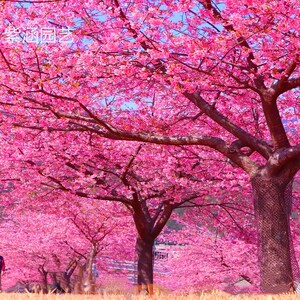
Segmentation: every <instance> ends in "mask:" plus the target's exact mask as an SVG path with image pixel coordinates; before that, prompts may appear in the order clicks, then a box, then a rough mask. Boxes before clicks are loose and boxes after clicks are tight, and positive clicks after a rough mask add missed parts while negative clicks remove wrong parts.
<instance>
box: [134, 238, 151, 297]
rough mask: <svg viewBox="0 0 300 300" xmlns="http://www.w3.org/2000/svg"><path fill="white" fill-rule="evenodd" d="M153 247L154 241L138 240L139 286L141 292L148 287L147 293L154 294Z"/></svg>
mask: <svg viewBox="0 0 300 300" xmlns="http://www.w3.org/2000/svg"><path fill="white" fill-rule="evenodd" d="M153 245H154V240H152V239H142V238H140V237H138V238H137V242H136V253H137V284H138V289H139V291H140V290H141V289H142V287H143V286H146V288H147V292H148V293H149V294H150V295H152V294H153Z"/></svg>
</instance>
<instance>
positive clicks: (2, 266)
mask: <svg viewBox="0 0 300 300" xmlns="http://www.w3.org/2000/svg"><path fill="white" fill-rule="evenodd" d="M4 272H5V262H4V258H3V256H1V255H0V292H2V275H3V274H4Z"/></svg>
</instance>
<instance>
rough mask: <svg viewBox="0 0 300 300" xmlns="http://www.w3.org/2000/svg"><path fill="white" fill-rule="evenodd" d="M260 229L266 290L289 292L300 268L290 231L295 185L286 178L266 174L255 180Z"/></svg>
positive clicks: (260, 261)
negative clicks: (293, 186) (292, 185)
mask: <svg viewBox="0 0 300 300" xmlns="http://www.w3.org/2000/svg"><path fill="white" fill-rule="evenodd" d="M251 183H252V187H253V193H254V208H255V216H256V221H257V230H258V243H259V245H258V251H259V264H260V275H261V291H262V292H263V293H282V292H288V291H290V290H291V288H292V287H293V285H294V281H295V278H294V277H295V274H293V273H295V272H293V269H294V270H298V265H296V266H293V265H292V262H293V263H294V264H297V262H296V259H295V257H292V256H293V255H294V249H293V244H292V237H291V230H290V222H289V217H290V212H291V193H292V190H291V186H290V185H289V181H288V180H287V179H286V178H283V177H275V176H268V175H262V174H261V173H260V174H258V175H256V176H255V177H253V178H252V179H251Z"/></svg>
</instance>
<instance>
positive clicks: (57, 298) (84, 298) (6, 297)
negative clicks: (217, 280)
mask: <svg viewBox="0 0 300 300" xmlns="http://www.w3.org/2000/svg"><path fill="white" fill-rule="evenodd" d="M0 299H1V300H129V299H130V300H146V299H147V300H149V299H151V298H150V297H148V296H147V295H133V294H123V295H121V294H119V295H117V294H116V295H113V294H110V295H105V294H104V295H54V294H52V295H51V294H47V295H42V294H28V293H25V294H6V293H2V294H1V295H0ZM152 299H155V300H156V299H157V300H160V299H161V300H214V299H221V300H222V299H224V300H229V299H232V300H239V299H241V300H242V299H252V300H255V299H257V300H288V299H289V300H294V299H295V300H296V299H298V300H300V295H294V294H290V295H277V296H274V295H251V296H250V295H249V296H248V295H240V296H232V295H229V294H226V293H223V292H218V291H213V292H211V293H203V294H189V295H174V294H160V295H154V296H153V297H152Z"/></svg>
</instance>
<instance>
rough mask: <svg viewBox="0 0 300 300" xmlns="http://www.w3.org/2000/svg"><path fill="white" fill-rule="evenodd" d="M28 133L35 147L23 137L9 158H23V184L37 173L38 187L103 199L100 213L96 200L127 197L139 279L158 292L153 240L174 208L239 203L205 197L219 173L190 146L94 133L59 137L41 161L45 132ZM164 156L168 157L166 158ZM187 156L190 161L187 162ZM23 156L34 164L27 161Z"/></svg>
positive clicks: (125, 202)
mask: <svg viewBox="0 0 300 300" xmlns="http://www.w3.org/2000/svg"><path fill="white" fill-rule="evenodd" d="M27 137H29V140H28V145H30V147H29V146H26V147H24V143H23V150H22V155H19V154H18V155H17V157H16V156H13V158H10V159H12V161H13V163H14V164H15V165H16V161H17V160H18V157H19V158H20V165H21V167H20V170H21V174H22V175H19V177H22V180H21V179H20V180H21V181H23V182H24V184H25V186H24V185H21V190H22V189H24V187H25V189H27V192H28V193H30V192H29V190H28V187H27V182H28V180H30V178H31V177H35V181H36V185H35V186H34V189H36V186H37V185H41V186H44V187H46V190H45V191H46V193H48V192H49V191H51V190H53V191H54V192H59V193H62V192H66V193H67V194H71V195H73V197H78V196H79V197H82V198H86V199H87V200H88V199H90V200H91V199H92V200H93V201H98V204H95V205H96V206H94V207H95V211H94V212H93V214H95V216H96V215H97V213H96V208H97V205H98V206H99V207H101V204H100V202H101V200H102V201H103V200H104V201H110V202H112V203H114V202H119V203H122V204H123V206H124V207H125V208H127V210H129V212H130V213H131V215H132V217H133V220H134V223H135V227H136V232H137V241H136V253H137V272H138V276H137V284H138V286H140V287H141V286H142V285H146V286H147V289H148V291H149V293H153V287H152V285H153V245H154V241H155V239H156V238H157V237H158V235H159V234H160V233H161V231H162V230H163V228H164V227H165V225H166V223H167V221H168V220H169V218H170V217H171V214H172V211H173V210H174V209H177V208H179V207H186V208H189V207H195V206H197V207H207V208H208V207H214V206H216V205H219V206H220V207H222V208H223V209H224V210H227V211H228V210H231V209H232V208H233V207H234V205H235V204H234V203H233V202H232V203H228V202H227V201H225V200H224V197H220V199H218V201H217V202H213V201H208V200H207V199H206V198H204V197H203V195H205V194H208V193H209V192H212V190H213V189H212V188H211V187H210V186H208V183H210V184H211V183H212V181H214V179H215V178H214V177H211V176H210V175H209V174H208V172H207V170H205V163H203V164H202V165H201V164H199V156H198V155H197V153H195V152H193V151H191V150H188V151H187V150H186V149H178V148H173V149H169V148H165V149H163V148H161V147H157V146H154V145H147V144H138V143H133V144H131V145H130V146H129V145H125V144H124V143H123V142H110V141H105V140H99V141H97V143H94V144H90V137H89V136H86V137H84V136H83V135H81V140H80V144H79V143H76V144H75V143H70V141H67V140H65V141H64V145H62V144H61V142H60V144H59V146H58V147H57V141H53V142H52V143H49V144H48V152H47V157H45V159H43V161H41V159H40V150H41V143H40V138H36V137H33V138H32V137H31V135H30V132H29V134H28V136H27ZM73 139H74V140H77V139H78V134H76V133H75V134H74V135H73ZM59 141H61V136H60V135H59ZM23 142H24V140H23ZM14 145H16V144H15V143H14ZM66 146H67V147H66ZM42 147H43V146H42ZM63 148H65V149H63ZM24 149H30V151H26V150H24ZM35 150H36V151H37V152H34V151H35ZM58 150H60V151H58ZM164 157H166V158H167V159H168V163H165V162H164V161H163V160H162V158H164ZM186 161H189V162H190V163H189V164H186ZM24 162H25V163H26V164H28V165H29V167H30V168H24V167H22V166H23V163H24ZM192 162H194V163H192ZM222 163H223V164H224V162H222ZM217 168H218V166H217V164H216V170H217ZM211 170H212V169H211ZM211 170H210V171H211ZM22 171H23V172H22ZM204 172H207V174H206V175H207V178H206V180H205V181H203V180H202V177H203V175H204ZM219 172H222V171H220V170H219ZM38 181H39V182H38ZM200 184H201V190H200V189H199V185H200ZM196 186H197V189H198V191H197V192H195V190H197V189H196ZM32 192H33V191H32ZM32 192H31V193H32ZM31 193H30V194H31ZM39 197H40V198H41V195H40V196H39ZM52 197H53V196H52ZM71 197H72V196H71ZM68 198H69V197H68ZM73 201H74V199H73ZM94 203H96V202H94ZM64 206H66V207H68V204H62V205H61V207H64ZM98 209H99V208H98ZM101 209H103V207H101ZM67 210H69V209H68V208H67ZM88 222H89V223H90V222H92V220H88Z"/></svg>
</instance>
